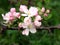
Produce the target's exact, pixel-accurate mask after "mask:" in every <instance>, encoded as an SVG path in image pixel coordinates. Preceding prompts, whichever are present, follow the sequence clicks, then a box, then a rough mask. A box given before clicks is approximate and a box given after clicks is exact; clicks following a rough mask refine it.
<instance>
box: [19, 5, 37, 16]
mask: <svg viewBox="0 0 60 45" xmlns="http://www.w3.org/2000/svg"><path fill="white" fill-rule="evenodd" d="M20 11H21V12H24V13H25V14H21V15H22V16H28V17H32V16H35V15H38V9H37V8H36V7H30V8H29V10H28V9H27V6H25V5H21V6H20Z"/></svg>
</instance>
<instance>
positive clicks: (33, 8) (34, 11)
mask: <svg viewBox="0 0 60 45" xmlns="http://www.w3.org/2000/svg"><path fill="white" fill-rule="evenodd" d="M29 12H30V14H31V15H33V16H35V15H37V14H38V9H37V8H36V7H30V9H29Z"/></svg>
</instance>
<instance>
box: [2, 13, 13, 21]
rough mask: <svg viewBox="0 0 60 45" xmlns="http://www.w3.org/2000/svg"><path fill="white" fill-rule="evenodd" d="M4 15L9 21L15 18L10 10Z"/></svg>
mask: <svg viewBox="0 0 60 45" xmlns="http://www.w3.org/2000/svg"><path fill="white" fill-rule="evenodd" d="M2 17H3V19H4V20H6V21H7V22H9V21H13V20H14V16H13V15H12V14H11V13H10V12H8V13H6V14H5V15H4V14H2Z"/></svg>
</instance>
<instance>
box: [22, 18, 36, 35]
mask: <svg viewBox="0 0 60 45" xmlns="http://www.w3.org/2000/svg"><path fill="white" fill-rule="evenodd" d="M22 27H23V28H25V30H23V32H22V34H23V35H26V36H28V35H29V32H31V33H36V28H35V26H34V24H33V23H32V21H31V18H30V17H25V19H24V23H23V24H22Z"/></svg>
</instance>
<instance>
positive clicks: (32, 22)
mask: <svg viewBox="0 0 60 45" xmlns="http://www.w3.org/2000/svg"><path fill="white" fill-rule="evenodd" d="M49 12H50V10H46V12H45V8H44V7H42V9H41V13H40V14H39V10H38V8H37V7H32V6H31V7H30V8H29V9H28V7H27V6H25V5H20V8H19V12H16V9H15V8H11V9H10V11H9V12H8V13H6V14H5V15H4V14H2V17H3V20H5V22H4V23H6V24H7V23H8V24H9V23H11V22H14V21H15V20H16V19H19V20H20V19H21V17H24V19H23V22H22V23H21V22H19V23H18V27H19V28H21V27H23V28H24V30H23V31H22V34H23V35H26V36H28V35H29V32H31V33H36V32H37V30H36V27H40V26H41V24H42V22H41V20H42V19H43V18H42V17H41V14H42V13H44V16H48V14H47V13H49ZM32 18H34V19H32Z"/></svg>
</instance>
